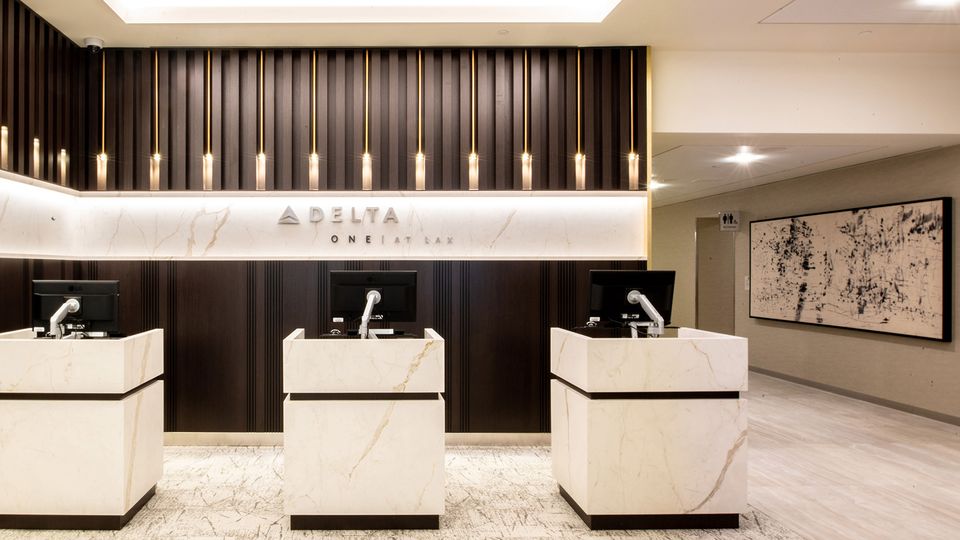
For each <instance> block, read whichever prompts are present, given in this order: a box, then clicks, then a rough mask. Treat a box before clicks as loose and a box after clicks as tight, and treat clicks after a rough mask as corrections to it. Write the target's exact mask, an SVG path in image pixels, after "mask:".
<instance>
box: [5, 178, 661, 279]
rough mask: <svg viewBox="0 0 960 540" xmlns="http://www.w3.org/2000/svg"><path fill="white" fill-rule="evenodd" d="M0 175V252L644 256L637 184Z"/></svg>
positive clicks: (235, 256)
mask: <svg viewBox="0 0 960 540" xmlns="http://www.w3.org/2000/svg"><path fill="white" fill-rule="evenodd" d="M0 176H2V177H0V227H2V230H3V234H0V257H34V258H56V259H79V260H84V259H187V260H193V259H196V260H204V259H210V260H231V259H232V260H281V259H293V260H310V259H314V260H324V259H326V260H344V259H348V260H355V259H372V260H384V259H386V260H390V259H427V260H434V259H436V260H476V259H491V260H507V259H521V260H523V259H526V260H530V259H554V260H574V259H591V260H605V259H606V260H611V259H621V260H637V259H645V258H646V257H647V251H646V246H647V230H646V223H647V218H646V216H647V211H648V209H647V197H646V195H645V194H644V193H642V192H633V193H628V192H591V193H583V192H580V193H573V192H551V193H547V192H472V193H468V192H413V193H411V192H327V193H323V194H321V193H318V192H294V193H291V192H267V193H263V192H260V193H252V192H243V193H236V192H234V193H228V192H220V193H216V194H214V193H210V192H189V193H182V192H169V193H168V192H164V193H157V192H154V193H149V192H146V193H145V192H119V193H104V192H77V191H73V190H69V189H64V188H59V187H55V186H52V185H50V184H46V183H42V182H38V181H34V180H30V179H26V178H23V177H19V176H15V175H10V174H8V173H5V172H4V173H0Z"/></svg>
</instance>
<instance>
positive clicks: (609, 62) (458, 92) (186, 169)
mask: <svg viewBox="0 0 960 540" xmlns="http://www.w3.org/2000/svg"><path fill="white" fill-rule="evenodd" d="M631 51H633V53H634V55H635V68H634V99H635V103H634V107H635V111H636V114H635V116H634V124H635V125H634V129H635V137H636V141H635V146H636V148H637V151H638V153H640V154H641V155H644V151H643V149H644V148H645V146H644V145H645V134H646V128H645V114H644V111H645V104H646V98H645V96H644V90H645V86H644V83H645V80H646V67H645V66H646V52H645V49H644V48H643V47H634V48H599V49H582V50H581V54H582V76H583V85H582V93H583V108H582V117H583V122H582V127H581V129H582V134H583V137H582V149H583V152H584V153H585V154H586V155H587V189H602V190H619V189H627V188H628V179H627V165H626V156H627V153H628V152H629V151H630V131H629V129H630V125H629V122H630V116H629V99H630V85H629V73H630V69H629V66H630V64H629V62H630V60H629V58H630V52H631ZM154 52H155V51H154V50H152V49H149V50H148V49H108V50H106V51H105V52H104V53H102V54H105V55H106V64H107V68H106V69H107V71H106V79H107V82H106V104H107V111H106V139H105V146H106V151H107V154H108V155H109V156H110V164H109V166H108V182H107V189H120V190H128V189H148V188H149V186H148V171H149V158H150V155H151V154H152V153H153V149H152V146H153V142H152V141H153V124H154V118H153V113H152V111H153V96H154V90H153V84H152V82H151V81H152V65H153V61H154V60H153V59H154ZM314 53H315V54H316V62H317V81H316V88H315V91H316V102H317V103H316V105H317V107H316V118H315V122H316V131H317V132H316V150H317V153H318V154H319V155H320V180H319V189H320V190H357V189H360V187H361V186H360V181H361V178H360V161H361V155H362V153H363V150H364V85H363V79H364V54H365V51H364V50H363V49H319V50H316V51H313V50H309V49H276V50H273V49H271V50H265V51H263V58H264V60H263V69H264V77H263V100H264V111H263V122H262V128H263V150H264V153H265V154H266V156H267V176H266V189H267V190H306V189H308V166H307V163H308V161H307V160H308V156H309V154H310V153H311V151H312V150H313V144H312V143H313V135H314V134H313V132H312V127H313V126H312V125H311V122H310V109H311V107H312V104H311V103H312V99H313V97H314V96H313V93H312V92H313V91H314V85H313V77H312V62H313V54H314ZM369 53H370V103H369V107H370V111H369V112H370V126H369V151H370V154H371V156H372V158H373V166H374V189H375V190H380V189H384V190H405V189H413V188H414V187H415V186H414V155H415V154H416V152H417V50H416V49H371V50H370V51H369ZM206 54H207V51H205V50H199V49H187V50H181V49H162V50H159V51H157V57H158V66H159V70H158V71H159V76H158V87H159V99H160V105H159V109H160V115H159V116H160V119H159V128H160V152H161V154H162V155H163V162H162V165H161V189H176V190H180V189H188V190H200V189H202V188H203V186H202V178H201V170H202V155H203V153H204V152H205V150H206V148H205V137H206V129H207V125H206V117H207V115H206V105H205V99H204V98H205V88H206V83H205V80H206V71H205V70H206ZM576 57H577V52H576V49H569V48H562V49H560V48H536V49H530V50H529V69H530V81H529V84H530V102H529V111H528V116H529V151H530V152H531V154H532V155H533V156H534V158H533V160H534V187H535V188H536V189H560V190H562V189H574V188H575V180H574V172H573V156H574V154H575V153H576V150H577V137H576V130H577V124H576V109H577V102H576V92H577V79H576ZM211 58H212V60H211V68H212V69H211V75H212V77H211V78H212V84H211V92H212V94H211V96H212V99H211V105H212V107H211V111H210V118H211V122H210V124H211V125H210V130H211V146H212V151H213V154H214V182H213V189H215V190H216V189H246V190H250V189H255V187H256V186H255V161H256V155H257V153H258V152H259V149H260V134H259V130H260V128H261V121H260V117H259V108H258V99H259V97H260V90H259V85H260V78H259V51H257V50H247V49H223V50H213V51H211ZM470 68H471V66H470V50H469V49H441V48H436V49H424V50H423V86H424V88H423V94H424V95H423V152H424V154H425V156H426V168H427V189H431V190H465V189H467V187H468V185H467V181H468V180H467V164H466V158H467V155H468V154H469V153H470V144H471V109H470ZM100 69H101V66H100V62H99V60H98V57H90V58H88V73H87V74H86V76H87V80H88V81H89V84H88V86H87V93H88V94H89V95H90V96H91V98H90V99H88V105H89V106H88V109H89V112H90V115H89V116H90V117H91V118H92V119H93V123H94V124H95V125H93V126H90V127H88V129H87V133H88V137H89V139H90V140H91V141H95V142H94V143H93V147H94V149H93V151H92V152H91V154H95V153H96V152H97V151H99V150H98V149H99V142H98V141H99V140H100V135H99V118H100V110H99V109H100V95H99V81H100ZM476 71H477V80H476V84H477V126H476V128H477V134H476V146H477V152H478V154H479V156H480V188H481V189H483V190H501V189H508V190H511V189H513V190H519V189H521V188H522V185H521V176H520V154H521V153H522V152H523V49H477V50H476ZM88 161H89V163H88V164H87V170H86V175H85V179H86V183H85V184H83V185H81V186H80V187H81V188H85V189H94V188H95V182H96V176H95V163H94V162H93V161H92V158H91V159H90V160H88ZM643 175H645V167H641V176H643ZM641 182H643V179H642V178H641Z"/></svg>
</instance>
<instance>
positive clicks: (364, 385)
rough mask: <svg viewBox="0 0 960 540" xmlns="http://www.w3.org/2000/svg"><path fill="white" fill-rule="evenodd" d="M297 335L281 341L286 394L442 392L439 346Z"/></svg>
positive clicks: (435, 339) (431, 338) (431, 339)
mask: <svg viewBox="0 0 960 540" xmlns="http://www.w3.org/2000/svg"><path fill="white" fill-rule="evenodd" d="M304 335H305V334H304V330H303V329H302V328H301V329H297V330H295V331H294V332H293V333H291V334H290V335H289V336H287V338H286V339H284V340H283V391H284V392H286V393H294V394H295V393H362V392H369V393H409V392H414V393H423V392H443V386H444V365H443V350H444V340H443V338H442V337H440V335H439V334H437V333H436V332H435V331H434V330H432V329H430V328H427V329H426V330H425V331H424V336H426V337H425V338H424V339H305V338H304Z"/></svg>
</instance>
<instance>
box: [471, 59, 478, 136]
mask: <svg viewBox="0 0 960 540" xmlns="http://www.w3.org/2000/svg"><path fill="white" fill-rule="evenodd" d="M470 153H471V154H476V153H477V50H476V49H471V50H470Z"/></svg>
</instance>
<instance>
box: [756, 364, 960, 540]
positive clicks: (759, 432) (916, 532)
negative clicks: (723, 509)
mask: <svg viewBox="0 0 960 540" xmlns="http://www.w3.org/2000/svg"><path fill="white" fill-rule="evenodd" d="M748 398H749V400H750V401H749V404H748V407H749V415H750V430H751V431H750V487H749V502H750V504H751V505H752V506H754V507H755V508H757V509H758V510H760V511H761V512H764V513H766V514H768V515H769V516H770V517H771V518H773V519H774V520H776V521H778V522H780V523H782V524H783V525H785V526H786V527H788V528H790V529H793V530H794V531H796V532H797V533H799V534H802V535H804V536H807V537H809V538H816V539H821V538H823V539H842V538H851V539H854V538H855V539H858V540H859V539H871V540H872V539H883V538H891V539H898V540H904V539H914V538H937V539H948V538H960V427H958V426H953V425H950V424H945V423H941V422H936V421H934V420H929V419H926V418H922V417H919V416H915V415H911V414H907V413H903V412H899V411H896V410H893V409H889V408H886V407H881V406H878V405H873V404H870V403H865V402H863V401H859V400H855V399H850V398H845V397H842V396H838V395H835V394H831V393H828V392H823V391H820V390H816V389H813V388H809V387H806V386H802V385H798V384H793V383H790V382H786V381H783V380H780V379H775V378H772V377H767V376H764V375H759V374H755V373H751V375H750V392H749V394H748Z"/></svg>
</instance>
